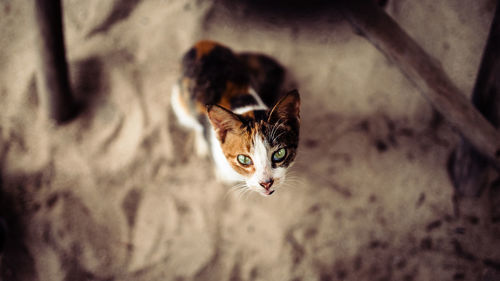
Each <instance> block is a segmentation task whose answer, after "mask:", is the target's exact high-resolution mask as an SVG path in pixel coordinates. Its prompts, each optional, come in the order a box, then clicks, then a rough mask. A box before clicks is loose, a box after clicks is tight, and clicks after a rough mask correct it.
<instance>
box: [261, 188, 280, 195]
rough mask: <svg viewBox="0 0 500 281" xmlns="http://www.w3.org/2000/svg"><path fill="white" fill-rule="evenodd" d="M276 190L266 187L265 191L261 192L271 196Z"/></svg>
mask: <svg viewBox="0 0 500 281" xmlns="http://www.w3.org/2000/svg"><path fill="white" fill-rule="evenodd" d="M275 191H276V190H274V189H265V190H264V191H262V192H261V194H262V195H264V196H271V195H272V194H273V193H274V192H275Z"/></svg>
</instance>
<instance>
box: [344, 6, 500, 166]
mask: <svg viewBox="0 0 500 281" xmlns="http://www.w3.org/2000/svg"><path fill="white" fill-rule="evenodd" d="M339 3H340V8H341V11H342V12H343V14H344V15H345V17H346V18H347V19H348V21H349V22H350V23H351V24H352V25H353V26H354V27H355V28H357V29H358V30H360V31H361V32H362V33H363V34H364V36H365V37H366V38H367V39H368V40H369V41H370V42H371V43H372V44H374V45H375V46H376V47H377V48H378V49H379V50H381V51H382V52H383V53H384V54H385V55H386V56H387V57H389V58H390V59H391V60H392V61H394V62H395V63H396V65H397V66H398V67H399V68H400V69H401V71H402V72H403V73H404V74H405V75H406V76H407V77H408V79H409V80H410V81H412V82H413V83H414V84H415V86H416V87H417V88H418V89H419V90H420V92H421V93H422V94H423V95H424V96H425V97H426V98H427V100H428V101H429V102H430V103H431V104H432V105H433V106H434V108H435V109H436V110H437V111H439V112H440V113H441V114H442V115H443V116H444V117H445V118H446V119H447V120H448V121H449V122H450V123H451V124H452V125H453V126H454V127H455V128H456V129H457V130H458V131H459V132H460V134H461V135H462V136H463V137H464V138H465V139H466V140H467V141H468V142H469V143H470V144H471V145H472V146H474V148H475V149H477V151H479V152H480V153H481V154H482V155H484V156H485V157H486V158H487V159H488V160H489V161H490V163H492V164H493V165H495V167H496V168H497V169H500V132H498V131H497V130H496V129H495V127H493V125H492V124H490V123H489V122H488V121H487V120H486V119H485V118H484V117H483V116H482V115H481V113H479V111H477V110H476V109H475V108H474V106H473V105H472V103H470V102H469V101H468V100H467V97H466V96H465V95H464V94H463V93H461V92H460V90H459V89H458V88H457V87H456V86H455V85H454V84H453V82H452V81H451V80H450V78H449V77H448V76H447V75H446V73H445V72H444V71H443V69H442V68H441V67H440V66H439V63H438V62H436V61H435V60H434V59H432V58H431V57H430V56H429V55H428V54H427V53H426V52H425V51H424V50H423V49H422V48H421V47H420V46H419V45H418V44H417V43H416V42H415V41H414V40H413V39H412V38H411V37H410V36H409V35H408V34H406V32H405V31H404V30H403V29H401V27H400V26H399V25H398V24H397V23H396V22H395V21H394V20H393V19H392V18H391V17H389V16H388V15H387V14H386V13H385V12H384V11H383V10H382V9H381V8H380V7H378V6H377V5H376V4H375V1H372V0H340V1H339Z"/></svg>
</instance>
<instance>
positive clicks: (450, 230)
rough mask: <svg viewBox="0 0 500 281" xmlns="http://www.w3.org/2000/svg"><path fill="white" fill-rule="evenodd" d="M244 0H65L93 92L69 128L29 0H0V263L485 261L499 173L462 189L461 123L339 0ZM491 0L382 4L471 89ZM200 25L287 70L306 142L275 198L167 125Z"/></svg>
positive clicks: (423, 276) (204, 269)
mask: <svg viewBox="0 0 500 281" xmlns="http://www.w3.org/2000/svg"><path fill="white" fill-rule="evenodd" d="M235 2H236V1H216V2H212V1H188V0H170V1H160V0H150V1H131V0H128V1H126V0H121V1H119V0H116V1H97V0H92V1H76V0H66V1H63V4H64V15H65V17H64V21H65V32H66V45H67V52H68V60H69V65H70V70H71V81H72V85H73V90H74V94H75V95H76V96H77V97H78V99H79V101H80V102H81V103H82V104H83V105H84V111H83V112H82V113H81V114H80V115H79V117H78V118H77V119H75V120H74V121H72V122H71V123H69V124H67V125H64V126H60V127H54V126H50V125H48V123H47V122H46V120H45V119H44V118H43V116H44V114H43V112H42V111H41V109H40V108H41V107H40V104H39V100H38V97H37V92H36V84H35V83H36V82H35V79H34V73H35V65H34V63H33V61H34V60H35V52H34V49H33V48H34V44H33V40H34V32H33V26H34V24H35V23H34V21H33V17H32V15H31V13H30V6H29V1H26V2H25V1H1V2H0V34H1V36H0V101H1V102H0V171H1V181H0V185H1V186H0V187H1V193H0V196H1V197H0V204H1V205H0V216H2V217H4V218H5V220H6V222H7V224H8V227H9V238H8V241H7V245H6V249H5V252H4V253H3V255H2V256H1V257H0V272H1V275H0V280H5V281H14V280H23V281H24V280H30V281H31V280H39V281H45V280H50V281H58V280H77V281H78V280H139V281H141V280H144V281H156V280H175V281H181V280H185V281H187V280H214V281H215V280H231V281H235V280H255V281H256V280H266V281H271V280H276V281H281V280H287V281H308V280H318V281H326V280H480V278H482V277H488V276H495V275H496V274H497V273H498V272H497V271H500V223H499V222H498V220H497V221H496V222H495V221H494V220H493V219H492V215H491V213H492V210H493V209H494V208H497V207H498V206H497V205H498V202H496V203H495V202H494V201H493V200H492V198H493V196H492V193H493V191H494V189H490V188H486V189H485V190H486V191H485V192H484V193H483V195H482V196H481V197H480V198H475V199H463V200H460V204H454V201H453V187H452V186H451V184H450V180H449V177H448V174H447V169H446V163H447V160H448V157H449V154H450V152H451V150H452V149H453V148H454V147H455V145H456V144H457V142H458V140H459V138H458V136H457V135H456V133H455V132H454V131H453V129H452V128H450V127H449V125H448V124H447V123H446V121H444V120H443V119H442V118H441V117H440V116H439V115H437V114H436V113H435V112H434V111H433V110H432V108H431V107H430V106H429V104H428V103H427V102H426V100H425V99H424V98H423V97H422V96H421V94H420V93H419V92H418V90H417V89H416V88H415V87H414V86H413V84H412V83H411V82H410V81H408V80H407V79H406V78H405V77H404V76H403V75H402V74H401V73H400V71H399V70H398V68H397V66H396V65H394V64H393V63H392V62H391V61H388V60H387V59H386V57H384V56H383V55H382V54H381V53H380V52H379V51H378V50H377V49H376V48H374V47H373V46H372V45H371V44H370V43H369V42H368V41H367V40H365V39H364V38H363V37H361V36H359V35H357V34H356V32H355V30H353V29H352V28H351V26H350V25H349V24H348V23H347V22H345V21H344V20H343V19H342V17H341V16H340V15H339V14H338V13H337V12H336V11H335V10H332V9H331V8H330V7H327V6H320V7H305V6H300V7H288V8H286V7H277V8H273V9H268V10H263V9H262V7H261V6H259V5H253V4H236V3H235ZM494 7H495V1H491V0H480V1H454V0H446V1H432V0H423V1H409V0H401V1H389V3H388V6H387V7H386V11H387V12H388V13H389V14H390V15H391V16H392V17H393V18H394V19H395V20H396V21H397V22H398V23H399V24H400V25H401V26H402V27H403V28H404V29H405V30H406V31H407V32H408V33H409V34H410V35H411V36H413V37H414V38H415V40H416V41H417V42H419V44H421V46H422V47H423V48H425V49H426V50H427V51H428V52H429V53H430V54H431V55H432V56H434V57H435V58H436V59H437V61H439V62H440V63H441V64H442V66H443V68H444V69H445V70H446V72H447V73H448V74H449V75H450V77H451V78H452V80H453V81H454V82H455V83H456V84H457V86H458V87H459V88H460V89H461V90H462V91H463V92H465V93H471V90H472V87H473V85H474V81H475V76H476V73H477V69H478V66H479V62H480V59H481V53H482V49H483V47H484V44H485V42H486V38H487V35H488V30H489V25H490V22H491V19H492V16H493V11H494ZM202 38H207V39H212V40H217V41H220V42H222V43H224V44H226V45H228V46H230V47H232V48H233V49H234V50H236V51H259V52H263V53H266V54H268V55H271V56H273V57H275V58H276V59H277V60H279V61H280V62H281V63H282V64H283V65H284V66H286V67H287V69H289V71H290V74H291V75H292V76H293V77H294V78H295V80H296V82H297V85H298V88H299V91H300V92H301V96H302V111H301V116H302V125H301V126H302V127H301V146H300V151H299V155H298V158H297V160H296V164H295V166H294V168H293V169H292V170H293V171H292V172H291V174H292V177H291V178H292V180H290V182H289V185H288V186H286V187H283V188H282V189H280V190H278V191H277V192H276V193H275V194H274V195H273V196H271V197H269V198H263V197H261V196H259V195H257V194H244V195H241V194H238V193H237V192H234V191H232V190H231V188H230V187H228V186H223V185H221V184H218V183H217V182H215V180H214V176H213V173H212V166H211V163H210V162H209V161H208V160H205V159H197V158H196V157H195V156H194V154H193V147H192V145H193V136H192V135H191V134H190V133H188V132H185V131H183V130H182V129H181V128H179V127H178V126H177V125H176V124H175V120H174V118H173V115H172V113H171V111H170V108H169V95H170V87H171V86H172V85H173V83H174V81H175V80H176V79H177V71H178V69H179V58H180V56H181V55H182V53H183V52H184V51H185V50H187V48H188V47H190V46H191V45H192V44H193V43H194V42H196V41H197V40H199V39H202ZM496 276H499V275H496ZM492 280H494V279H492Z"/></svg>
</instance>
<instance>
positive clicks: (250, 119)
mask: <svg viewBox="0 0 500 281" xmlns="http://www.w3.org/2000/svg"><path fill="white" fill-rule="evenodd" d="M284 78H285V71H284V69H283V68H282V67H281V66H280V65H279V64H278V63H277V62H275V61H274V60H273V59H271V58H269V57H267V56H264V55H259V54H250V53H242V54H235V53H233V52H232V51H231V50H230V49H228V48H227V47H224V46H222V45H220V44H218V43H216V42H212V41H200V42H198V43H197V44H196V45H194V46H193V47H192V48H191V49H190V50H189V51H188V52H187V53H186V54H185V55H184V57H183V59H182V77H181V79H180V80H179V83H178V84H177V85H175V86H174V89H173V92H172V103H171V104H172V108H173V110H174V112H175V114H176V116H177V119H178V121H179V123H181V124H182V125H183V126H185V127H187V128H190V129H192V130H194V132H195V149H196V152H197V154H198V155H200V156H206V155H211V156H212V159H213V160H214V163H215V165H216V174H217V177H218V178H219V179H220V180H222V181H224V182H227V183H235V182H245V183H246V186H247V187H248V188H250V189H251V190H254V191H257V192H259V193H261V194H263V195H270V194H272V193H273V192H274V190H275V188H276V187H277V186H279V185H280V184H281V183H283V182H284V180H285V173H286V170H287V168H288V167H290V165H291V164H292V162H293V160H294V158H295V154H296V150H297V147H298V140H299V107H300V98H299V94H298V92H297V91H292V92H289V93H283V92H282V84H283V82H284Z"/></svg>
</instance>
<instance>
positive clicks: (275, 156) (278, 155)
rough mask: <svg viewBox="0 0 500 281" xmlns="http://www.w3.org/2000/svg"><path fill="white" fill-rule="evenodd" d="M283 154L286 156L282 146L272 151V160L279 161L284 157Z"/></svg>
mask: <svg viewBox="0 0 500 281" xmlns="http://www.w3.org/2000/svg"><path fill="white" fill-rule="evenodd" d="M285 156H286V149H285V148H283V147H282V148H280V149H278V150H277V151H276V152H274V153H273V161H274V162H281V161H283V160H284V159H285Z"/></svg>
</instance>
